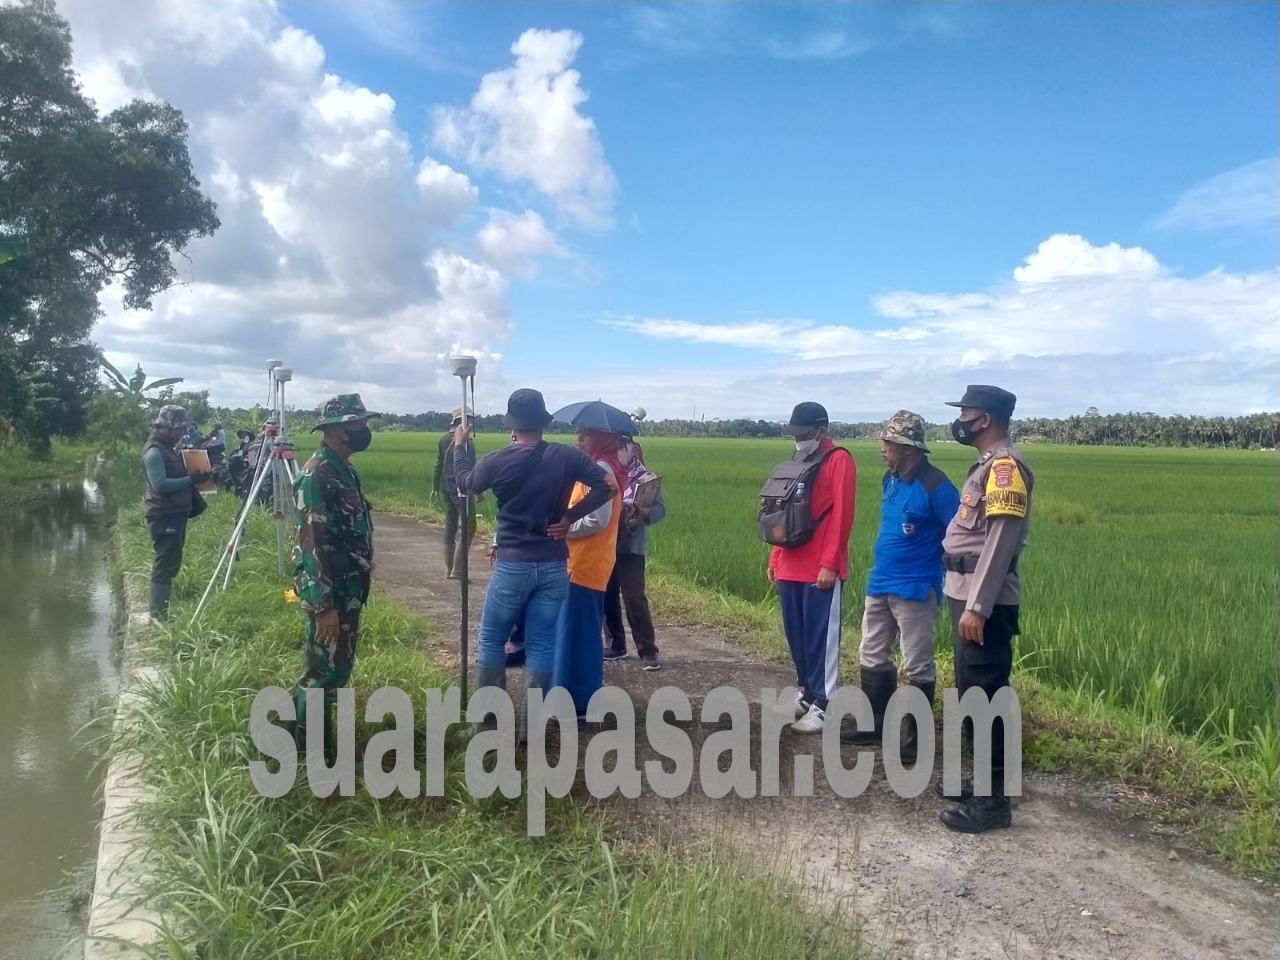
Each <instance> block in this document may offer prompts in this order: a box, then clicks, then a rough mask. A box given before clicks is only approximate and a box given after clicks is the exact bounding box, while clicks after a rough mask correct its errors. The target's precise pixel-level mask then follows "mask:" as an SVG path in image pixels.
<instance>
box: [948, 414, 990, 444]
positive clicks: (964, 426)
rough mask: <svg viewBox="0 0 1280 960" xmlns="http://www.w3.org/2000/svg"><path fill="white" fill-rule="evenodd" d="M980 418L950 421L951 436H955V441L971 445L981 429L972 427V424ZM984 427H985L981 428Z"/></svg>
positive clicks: (975, 440)
mask: <svg viewBox="0 0 1280 960" xmlns="http://www.w3.org/2000/svg"><path fill="white" fill-rule="evenodd" d="M979 419H981V418H980V417H979V418H976V419H974V420H959V419H957V420H954V421H952V423H951V436H953V437H954V438H955V441H956V443H963V444H964V445H965V446H966V447H972V446H973V445H974V443H976V442H977V440H978V435H979V434H981V433H982V430H975V429H973V425H974V424H975V423H977V422H978V420H979ZM983 429H985V428H983Z"/></svg>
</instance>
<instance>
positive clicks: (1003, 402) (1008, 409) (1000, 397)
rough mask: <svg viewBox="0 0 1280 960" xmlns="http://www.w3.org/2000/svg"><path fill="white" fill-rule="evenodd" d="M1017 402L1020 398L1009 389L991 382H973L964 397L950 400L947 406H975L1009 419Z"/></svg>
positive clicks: (976, 408) (977, 408)
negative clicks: (994, 385)
mask: <svg viewBox="0 0 1280 960" xmlns="http://www.w3.org/2000/svg"><path fill="white" fill-rule="evenodd" d="M1017 402H1018V398H1017V397H1016V396H1014V395H1013V394H1012V393H1010V392H1009V391H1008V390H1002V389H1001V388H1000V387H993V386H991V385H990V384H983V383H971V384H969V387H968V389H966V390H965V392H964V396H963V397H961V398H960V399H959V400H948V401H947V406H948V407H973V408H974V409H975V410H983V411H985V412H987V413H993V414H995V415H996V416H998V417H1003V418H1004V419H1005V420H1008V419H1010V418H1011V417H1012V416H1013V407H1014V405H1015V404H1016V403H1017Z"/></svg>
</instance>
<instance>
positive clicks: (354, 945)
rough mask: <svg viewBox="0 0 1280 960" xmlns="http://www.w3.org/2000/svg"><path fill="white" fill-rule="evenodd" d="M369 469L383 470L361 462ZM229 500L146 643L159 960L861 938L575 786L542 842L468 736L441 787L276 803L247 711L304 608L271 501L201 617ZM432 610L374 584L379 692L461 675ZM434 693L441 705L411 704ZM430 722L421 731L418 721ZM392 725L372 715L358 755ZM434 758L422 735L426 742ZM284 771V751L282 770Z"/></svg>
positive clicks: (282, 678)
mask: <svg viewBox="0 0 1280 960" xmlns="http://www.w3.org/2000/svg"><path fill="white" fill-rule="evenodd" d="M362 465H363V466H367V467H373V469H371V470H366V471H365V475H366V477H376V476H377V474H378V470H377V466H376V465H377V460H376V458H365V461H364V463H363V464H362ZM235 507H236V502H235V501H234V500H233V499H232V498H229V497H222V496H219V497H215V498H212V500H211V503H210V509H209V510H208V512H207V513H206V514H205V515H204V516H203V517H201V518H200V519H199V520H197V521H195V522H194V523H193V524H192V526H191V533H190V541H189V546H188V549H187V556H186V558H185V560H184V564H183V571H182V574H181V575H180V578H179V580H178V582H177V584H176V586H177V589H176V591H175V593H176V600H175V607H174V614H175V620H174V622H173V624H172V625H171V626H170V627H169V628H168V629H159V628H152V629H151V630H150V631H149V632H148V633H146V634H145V635H144V636H143V637H142V638H141V641H140V648H139V653H140V656H141V659H142V660H143V661H144V662H146V663H148V664H150V665H153V666H155V667H156V668H158V671H159V675H158V678H157V679H156V680H155V682H153V683H151V684H149V685H148V686H147V687H146V688H145V689H144V690H143V695H142V697H141V698H140V700H139V702H138V703H137V705H136V706H135V707H134V708H133V709H132V712H131V713H130V714H129V719H130V723H129V724H128V726H127V730H128V734H127V736H126V737H125V738H124V739H123V740H121V741H119V742H118V743H117V749H122V750H132V751H136V752H137V753H138V754H139V755H140V756H141V757H143V758H144V760H145V763H144V766H143V775H144V777H145V778H146V780H147V781H148V782H149V785H150V786H151V787H152V789H153V790H154V799H153V800H152V801H150V802H149V803H148V806H147V809H146V813H145V818H144V823H145V826H146V827H147V829H148V834H149V836H150V842H151V844H152V846H153V849H154V851H155V854H156V862H157V870H156V873H155V875H154V877H153V878H152V879H151V881H150V888H151V890H150V892H151V894H152V895H153V896H154V897H155V898H156V902H157V904H159V905H160V906H161V907H162V908H163V909H164V910H165V911H166V912H167V913H168V914H169V916H170V917H171V918H172V920H171V922H170V923H169V925H168V926H166V928H165V930H164V937H163V939H162V940H161V942H160V944H159V945H158V946H157V947H156V948H155V949H153V951H152V954H153V955H154V956H157V957H158V956H168V957H182V958H194V957H201V958H205V960H222V958H227V960H230V958H242V957H252V958H254V960H267V958H315V957H334V958H348V957H349V958H356V957H378V958H380V960H401V958H426V957H433V958H434V957H442V958H495V957H557V958H561V957H563V958H605V957H608V958H614V957H618V958H630V957H634V958H645V960H649V958H654V957H700V958H701V957H708V958H725V960H730V958H733V960H737V958H760V960H765V958H772V957H779V956H790V955H793V954H795V952H796V950H797V949H799V948H800V947H801V945H803V951H804V955H805V956H806V957H813V958H827V957H830V958H837V957H839V958H844V957H850V956H858V955H860V954H861V953H862V948H861V946H860V944H859V940H858V935H857V931H856V929H855V928H854V926H853V921H852V918H851V917H850V916H849V915H848V914H847V913H844V912H841V911H837V912H832V911H831V910H830V909H827V908H820V907H818V906H817V905H815V904H813V903H810V902H806V900H805V899H804V898H803V897H802V896H801V895H799V894H798V893H797V892H796V891H795V890H793V889H792V888H791V887H789V886H786V885H784V884H783V883H782V882H781V881H780V880H778V879H776V875H775V874H773V873H767V872H762V871H760V870H758V869H756V868H755V865H754V864H748V863H747V862H745V861H743V860H741V859H740V858H739V857H738V856H737V855H736V854H732V853H729V852H727V850H726V848H722V847H719V846H714V847H713V848H712V849H711V850H710V851H709V852H708V853H707V854H706V855H705V856H700V857H697V858H693V859H689V858H684V857H680V856H678V855H677V854H675V853H668V852H661V851H660V850H659V849H658V848H657V847H656V846H655V847H652V848H650V847H646V848H644V849H641V848H639V847H636V846H632V845H626V844H616V845H615V844H612V843H610V842H609V840H608V839H607V834H606V832H605V829H604V825H603V824H602V822H601V821H600V820H599V819H597V818H596V816H595V815H590V816H589V815H587V814H586V813H585V812H584V808H583V807H582V805H581V804H580V803H578V802H577V801H575V800H573V799H572V798H567V799H565V800H561V801H556V800H555V799H554V798H551V799H549V800H548V809H547V834H546V836H545V837H529V836H527V835H526V827H525V813H524V801H523V799H520V798H517V799H515V800H511V801H508V800H506V799H505V798H503V797H502V796H501V795H500V794H498V793H495V794H494V795H493V796H492V797H490V798H488V799H486V800H476V799H474V798H472V797H471V796H470V795H469V794H468V793H467V791H466V789H465V784H464V779H463V772H462V763H463V749H464V748H463V746H462V744H461V743H460V741H459V739H458V737H456V736H451V737H450V739H449V741H448V746H447V750H446V759H447V781H446V791H445V796H443V797H420V798H418V799H415V800H406V799H404V798H402V797H400V795H399V794H398V793H397V794H394V795H393V796H392V797H390V798H387V799H383V800H375V799H373V798H371V797H370V796H369V795H368V794H367V792H365V791H364V790H363V789H360V788H359V787H357V791H356V795H355V796H353V797H342V796H340V795H338V794H337V793H335V794H333V795H331V796H330V797H329V798H328V799H325V800H319V799H317V798H315V797H314V796H313V795H311V793H310V791H309V790H308V788H307V786H306V783H305V779H304V778H305V772H302V773H300V776H299V780H298V781H297V782H296V784H295V786H294V789H293V791H292V792H291V793H290V794H289V795H287V796H286V797H284V798H281V799H278V800H268V799H266V798H263V797H261V796H260V795H258V793H257V792H256V790H255V788H254V787H253V785H252V783H251V781H250V779H249V776H248V771H247V767H246V764H247V762H248V761H249V760H252V759H261V757H260V755H259V754H258V751H257V750H256V748H254V747H253V745H252V742H251V741H250V739H249V735H248V718H249V708H250V704H251V702H252V700H253V697H254V695H255V694H256V692H257V691H258V690H259V689H261V688H262V687H264V686H268V685H281V686H284V687H285V688H286V689H288V688H289V687H290V686H291V685H292V683H293V679H294V677H295V675H296V671H297V669H298V667H299V663H300V642H299V641H300V636H301V626H302V624H301V620H300V617H299V614H298V611H297V607H296V606H292V605H290V604H289V603H288V602H287V599H286V597H285V594H284V590H285V587H286V584H285V583H283V582H282V581H281V580H280V579H279V577H278V576H277V573H276V566H275V564H276V557H275V550H276V548H275V536H274V531H273V530H272V529H271V524H270V521H268V520H267V519H266V518H265V517H264V516H262V515H257V514H255V515H254V516H253V517H252V519H251V522H250V523H249V525H248V528H247V531H246V541H245V545H244V547H243V549H242V551H241V557H240V563H239V565H238V566H237V568H236V573H235V576H234V578H233V581H232V589H231V590H229V591H227V592H226V593H221V592H219V593H217V594H215V596H214V598H213V600H212V601H211V602H210V604H209V607H208V608H207V610H206V612H205V614H204V616H203V618H202V621H201V624H200V625H198V626H197V627H196V628H195V629H188V628H186V627H185V626H184V625H183V624H184V623H185V620H186V618H187V617H188V616H189V614H190V612H191V610H192V608H193V607H194V603H195V601H196V599H197V598H198V597H199V596H200V594H201V593H202V591H203V588H204V585H205V581H206V578H207V577H208V575H209V573H210V571H211V570H212V567H213V564H214V563H215V561H216V557H217V555H218V553H219V552H220V549H221V542H222V540H223V538H224V537H225V536H226V535H227V534H228V533H229V531H230V529H231V526H232V523H233V521H234V516H233V514H234V510H235ZM117 536H118V538H119V541H120V545H121V551H122V557H121V559H122V563H123V565H124V566H125V567H126V568H127V569H131V570H142V569H145V568H146V567H147V565H148V563H149V559H150V546H149V542H148V541H147V538H146V535H145V532H144V531H143V529H142V525H141V521H140V518H139V516H138V514H137V511H136V508H134V509H127V510H125V511H124V513H123V514H122V522H121V524H120V526H119V528H118V532H117ZM425 630H426V624H424V623H423V622H422V621H421V620H419V619H418V618H416V617H415V616H413V615H411V614H410V613H409V612H408V611H407V610H406V609H405V608H404V607H403V606H401V605H400V604H399V603H397V602H396V601H394V600H393V599H391V598H390V597H387V596H386V595H384V594H382V593H381V591H380V590H377V589H376V588H375V595H374V598H373V602H372V603H371V605H370V607H369V608H368V610H367V613H366V617H365V620H364V624H363V635H362V640H361V647H360V650H359V659H358V661H357V665H356V669H355V675H354V677H353V686H354V687H355V688H356V703H357V704H358V705H359V713H358V716H363V704H364V703H365V702H366V701H367V698H368V696H369V695H370V693H371V692H372V691H373V690H375V689H377V688H378V687H380V686H383V685H388V684H393V685H396V686H399V687H400V688H402V689H404V690H406V691H408V692H410V693H411V695H412V691H414V690H422V689H427V688H432V687H444V686H448V685H449V680H448V678H447V677H445V676H444V675H443V674H442V673H441V672H440V671H439V670H438V669H437V668H436V667H435V666H433V665H432V664H431V662H430V661H429V660H428V659H427V658H426V657H425V656H424V654H423V652H422V638H423V636H424V632H425ZM414 701H415V705H416V708H419V707H418V705H421V704H422V703H423V702H424V698H423V697H422V696H421V695H418V696H415V697H414ZM419 726H420V724H419ZM378 729H381V727H380V725H377V724H364V723H360V722H357V750H358V752H362V747H363V744H364V743H365V742H367V740H368V738H369V737H370V736H372V735H373V734H374V733H376V732H377V730H378ZM416 740H417V746H418V751H419V753H418V757H419V766H420V764H421V757H422V756H423V752H422V751H423V749H424V746H423V743H424V735H423V733H422V731H421V730H419V732H418V734H417V736H416ZM273 767H274V765H273Z"/></svg>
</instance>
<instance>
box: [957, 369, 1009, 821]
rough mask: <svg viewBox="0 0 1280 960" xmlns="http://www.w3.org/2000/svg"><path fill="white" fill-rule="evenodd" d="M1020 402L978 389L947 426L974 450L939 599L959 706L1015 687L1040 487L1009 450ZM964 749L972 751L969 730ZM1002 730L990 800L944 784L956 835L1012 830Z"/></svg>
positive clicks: (994, 733) (994, 739)
mask: <svg viewBox="0 0 1280 960" xmlns="http://www.w3.org/2000/svg"><path fill="white" fill-rule="evenodd" d="M1016 402H1017V397H1015V396H1014V395H1013V394H1012V393H1010V392H1009V391H1007V390H1003V389H1001V388H1000V387H994V386H989V385H972V386H970V387H969V388H968V389H967V390H966V391H965V394H964V397H963V398H962V399H960V400H958V401H948V402H947V406H951V407H959V408H960V415H959V417H958V418H957V419H956V420H955V422H954V423H952V424H951V435H952V436H953V437H955V439H956V441H957V442H959V443H962V444H965V445H966V446H971V447H974V448H975V449H976V450H977V452H978V461H977V462H976V463H975V464H973V465H972V466H971V467H970V468H969V472H968V476H967V478H966V480H965V483H964V488H963V490H962V491H961V496H960V508H959V509H958V510H957V511H956V515H955V517H954V518H953V519H952V521H951V523H950V525H949V526H948V527H947V534H946V536H945V537H944V539H943V541H942V549H943V550H944V554H943V568H944V569H945V570H946V579H945V582H944V586H943V592H944V593H945V594H946V596H947V602H948V604H949V606H950V608H951V624H952V644H953V645H954V648H955V659H956V688H957V692H958V693H959V695H960V696H961V697H963V696H964V694H965V691H967V690H968V689H969V688H970V687H978V688H979V689H980V690H982V691H983V693H985V694H986V696H987V697H989V698H990V697H994V696H995V694H996V692H997V691H999V690H1000V689H1002V688H1003V687H1007V686H1008V685H1009V671H1010V669H1011V668H1012V666H1013V638H1014V636H1015V635H1017V633H1018V632H1019V631H1018V609H1019V605H1020V603H1021V598H1022V597H1021V594H1022V585H1021V581H1020V580H1019V577H1018V557H1019V556H1020V555H1021V553H1022V551H1023V549H1024V548H1025V547H1026V543H1027V533H1028V529H1029V523H1030V519H1031V489H1032V484H1033V482H1034V477H1033V476H1032V473H1031V468H1030V466H1028V465H1027V461H1026V460H1025V459H1023V456H1022V454H1021V453H1020V452H1019V451H1018V450H1017V449H1016V448H1015V447H1014V446H1013V444H1012V443H1011V442H1010V440H1009V421H1010V419H1011V418H1012V417H1013V408H1014V404H1015V403H1016ZM965 735H966V739H968V741H969V743H970V746H972V744H973V729H972V726H971V725H970V724H968V723H966V730H965ZM1004 759H1005V757H1004V722H1003V720H1001V719H999V718H997V719H996V720H995V721H994V723H993V724H992V730H991V794H992V795H991V796H989V797H975V796H974V795H973V781H972V780H969V779H966V780H965V781H963V783H962V786H961V791H960V795H959V796H950V797H948V796H947V795H946V794H945V792H944V789H943V786H942V780H941V779H939V780H938V782H937V783H936V784H935V790H936V791H937V793H938V795H939V796H942V797H944V798H946V799H950V800H956V801H959V803H958V804H957V805H956V806H952V807H950V808H948V809H947V810H944V811H942V813H941V815H940V818H941V820H942V822H943V823H944V824H946V825H947V826H948V827H950V828H952V829H953V830H961V831H964V832H966V833H981V832H983V831H986V830H991V829H993V828H996V827H1007V826H1009V825H1010V824H1011V823H1012V822H1013V815H1012V809H1011V806H1010V803H1009V796H1008V791H1007V784H1006V783H1005V779H1004V773H1005V770H1004Z"/></svg>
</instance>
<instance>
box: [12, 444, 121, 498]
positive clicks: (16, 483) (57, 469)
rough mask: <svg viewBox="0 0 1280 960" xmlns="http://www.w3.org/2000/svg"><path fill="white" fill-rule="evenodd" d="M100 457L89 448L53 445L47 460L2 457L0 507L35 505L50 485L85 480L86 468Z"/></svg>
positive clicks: (20, 455)
mask: <svg viewBox="0 0 1280 960" xmlns="http://www.w3.org/2000/svg"><path fill="white" fill-rule="evenodd" d="M96 456H97V448H95V447H93V446H92V445H90V444H83V443H65V442H59V443H55V444H53V448H52V456H51V457H50V458H49V459H48V460H33V459H32V458H31V457H30V456H28V455H27V453H26V451H25V450H7V451H5V452H4V453H3V454H0V506H14V505H17V504H23V503H33V502H35V501H37V500H39V499H41V498H42V497H43V496H45V494H46V488H47V486H48V485H49V484H50V483H53V482H55V481H58V480H67V479H71V478H79V477H82V476H84V473H85V464H86V462H87V461H89V460H92V459H94V458H95V457H96Z"/></svg>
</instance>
